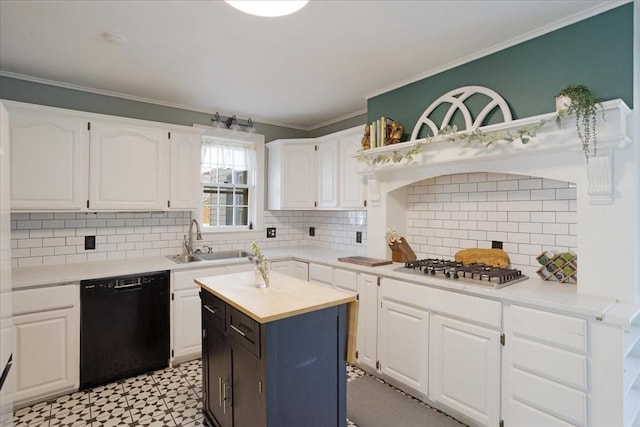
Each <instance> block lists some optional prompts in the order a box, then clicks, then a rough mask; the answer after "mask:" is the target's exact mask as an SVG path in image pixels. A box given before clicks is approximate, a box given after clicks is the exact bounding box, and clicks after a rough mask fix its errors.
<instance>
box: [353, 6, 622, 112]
mask: <svg viewBox="0 0 640 427" xmlns="http://www.w3.org/2000/svg"><path fill="white" fill-rule="evenodd" d="M631 1H632V0H622V1H611V2H606V3H602V4H599V5H597V6H594V7H592V8H589V9H587V10H585V11H583V12H580V13H577V14H575V15H572V16H570V17H568V18H564V19H561V20H559V21H556V22H554V23H552V24H548V25H545V26H543V27H540V28H537V29H535V30H533V31H530V32H528V33H525V34H522V35H520V36H518V37H515V38H513V39H510V40H507V41H504V42H502V43H499V44H497V45H494V46H492V47H490V48H487V49H484V50H480V51H478V52H476V53H474V54H473V55H469V56H466V57H464V58H460V59H457V60H455V61H452V62H449V63H448V64H445V65H443V66H441V67H437V68H433V69H431V70H428V71H425V72H424V73H421V74H418V75H416V76H413V77H409V78H408V79H405V80H401V81H399V82H397V83H394V84H391V85H389V86H385V87H383V88H381V89H378V90H375V91H372V92H369V93H366V94H365V95H364V97H365V99H367V100H369V99H370V98H373V97H374V96H378V95H382V94H383V93H387V92H390V91H392V90H395V89H398V88H401V87H403V86H406V85H408V84H411V83H415V82H417V81H420V80H422V79H426V78H427V77H431V76H434V75H436V74H439V73H442V72H443V71H447V70H450V69H452V68H455V67H458V66H460V65H463V64H466V63H468V62H471V61H475V60H476V59H480V58H482V57H485V56H488V55H491V54H492V53H496V52H499V51H501V50H504V49H506V48H509V47H511V46H515V45H517V44H519V43H522V42H526V41H528V40H532V39H535V38H536V37H540V36H543V35H545V34H547V33H550V32H552V31H555V30H559V29H560V28H564V27H567V26H569V25H571V24H575V23H576V22H579V21H582V20H584V19H587V18H591V17H592V16H595V15H598V14H600V13H603V12H606V11H608V10H611V9H615V8H616V7H619V6H622V5H623V4H626V3H630V2H631Z"/></svg>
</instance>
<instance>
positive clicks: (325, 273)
mask: <svg viewBox="0 0 640 427" xmlns="http://www.w3.org/2000/svg"><path fill="white" fill-rule="evenodd" d="M309 281H310V282H315V283H319V284H321V285H329V286H333V267H329V266H326V265H318V264H313V263H309Z"/></svg>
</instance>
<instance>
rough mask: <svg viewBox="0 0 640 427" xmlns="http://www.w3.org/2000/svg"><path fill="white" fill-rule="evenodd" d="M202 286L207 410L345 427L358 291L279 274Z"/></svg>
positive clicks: (229, 421) (220, 279)
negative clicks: (350, 307) (350, 322)
mask: <svg viewBox="0 0 640 427" xmlns="http://www.w3.org/2000/svg"><path fill="white" fill-rule="evenodd" d="M270 279H271V280H270V281H271V286H269V287H267V288H257V287H256V286H255V284H254V281H255V279H254V273H253V272H248V273H236V274H227V275H221V276H212V277H205V278H199V279H196V280H195V282H196V284H198V285H199V286H200V287H201V288H202V292H201V294H200V295H201V299H202V304H201V307H202V349H203V350H202V375H203V411H204V414H205V416H206V418H207V419H208V420H209V421H210V422H211V423H212V424H213V425H216V426H221V427H222V426H225V427H226V426H236V427H243V426H252V427H253V426H255V427H260V426H264V427H270V426H293V425H304V426H310V427H313V426H317V427H327V426H344V425H345V424H346V360H345V359H346V341H347V304H348V303H351V302H353V301H355V297H354V296H353V295H351V294H348V293H345V292H342V291H338V290H335V289H332V288H329V287H325V286H321V285H316V284H312V283H309V282H306V281H303V280H300V279H296V278H293V277H290V276H287V275H284V274H279V273H273V272H272V273H271V274H270Z"/></svg>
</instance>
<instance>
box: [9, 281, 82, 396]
mask: <svg viewBox="0 0 640 427" xmlns="http://www.w3.org/2000/svg"><path fill="white" fill-rule="evenodd" d="M12 300H13V312H14V316H13V325H14V353H13V357H14V361H15V362H14V369H15V373H14V385H15V389H14V390H15V394H14V404H15V405H19V406H22V405H25V404H28V403H30V402H34V401H37V400H41V399H42V398H46V397H49V396H55V395H60V394H64V393H66V392H70V391H72V390H75V389H77V388H78V384H79V378H80V357H79V356H80V300H79V289H78V285H77V284H74V285H63V286H56V287H48V288H40V289H28V290H22V291H14V292H13V293H12Z"/></svg>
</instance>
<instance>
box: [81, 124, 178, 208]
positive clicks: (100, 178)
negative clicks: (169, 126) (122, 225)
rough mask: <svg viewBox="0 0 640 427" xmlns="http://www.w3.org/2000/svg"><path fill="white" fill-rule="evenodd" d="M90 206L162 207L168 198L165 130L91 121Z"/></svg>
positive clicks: (167, 144)
mask: <svg viewBox="0 0 640 427" xmlns="http://www.w3.org/2000/svg"><path fill="white" fill-rule="evenodd" d="M90 135H91V136H90V161H89V164H90V168H89V170H90V177H89V183H90V185H89V200H90V204H89V208H90V209H113V210H123V209H126V210H162V209H164V208H165V207H166V206H167V200H168V188H169V185H168V184H169V183H168V175H169V174H168V173H167V172H168V170H169V139H168V132H167V131H164V130H161V129H155V128H144V127H139V126H127V125H123V124H121V123H111V122H100V121H93V122H92V123H91V131H90Z"/></svg>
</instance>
